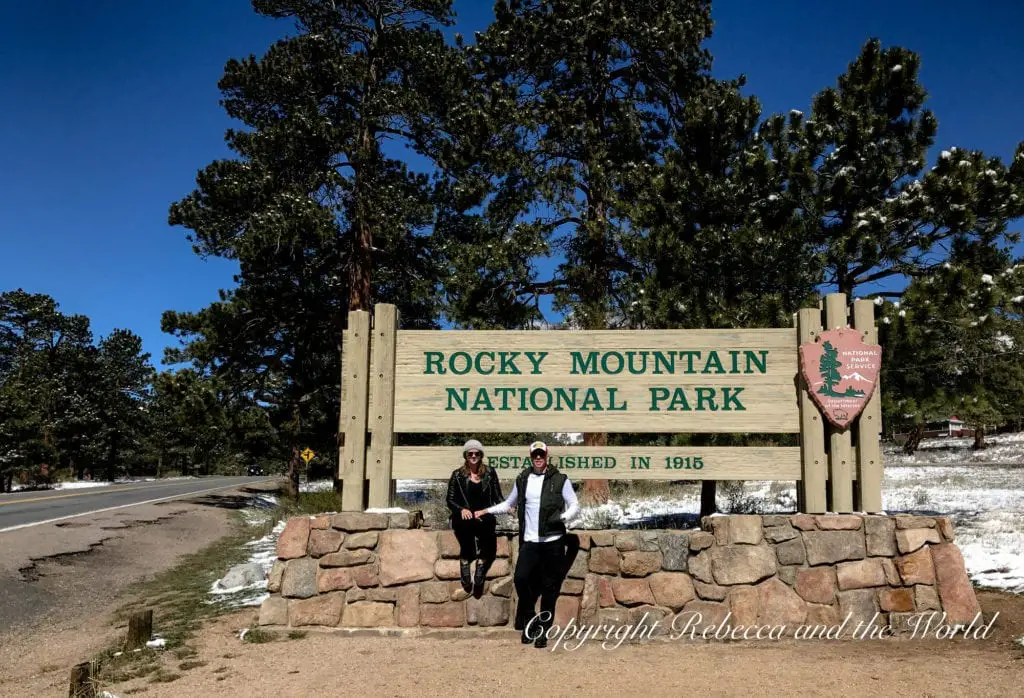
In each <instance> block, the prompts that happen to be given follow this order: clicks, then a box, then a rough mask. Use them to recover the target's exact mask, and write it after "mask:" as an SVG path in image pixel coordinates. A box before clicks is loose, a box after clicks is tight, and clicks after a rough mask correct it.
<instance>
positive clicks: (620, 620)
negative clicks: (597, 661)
mask: <svg viewBox="0 0 1024 698" xmlns="http://www.w3.org/2000/svg"><path fill="white" fill-rule="evenodd" d="M632 622H633V618H632V614H631V613H630V611H629V609H628V608H602V609H601V610H600V611H598V612H597V624H598V625H604V626H611V627H613V628H615V627H619V626H622V625H629V624H631V623H632ZM601 637H606V636H605V635H603V634H602V635H601ZM609 644H610V643H609Z"/></svg>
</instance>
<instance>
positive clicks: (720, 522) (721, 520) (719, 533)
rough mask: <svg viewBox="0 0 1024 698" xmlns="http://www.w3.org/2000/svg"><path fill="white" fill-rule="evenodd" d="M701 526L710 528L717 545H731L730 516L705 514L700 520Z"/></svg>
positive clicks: (705, 528) (706, 528)
mask: <svg viewBox="0 0 1024 698" xmlns="http://www.w3.org/2000/svg"><path fill="white" fill-rule="evenodd" d="M700 523H701V528H703V529H704V530H710V531H711V534H712V535H713V536H714V537H715V544H716V545H729V517H728V516H705V517H703V518H702V519H701V520H700Z"/></svg>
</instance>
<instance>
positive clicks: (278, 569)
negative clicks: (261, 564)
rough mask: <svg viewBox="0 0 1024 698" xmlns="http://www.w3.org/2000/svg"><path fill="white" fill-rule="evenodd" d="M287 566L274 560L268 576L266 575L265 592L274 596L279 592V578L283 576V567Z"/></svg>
mask: <svg viewBox="0 0 1024 698" xmlns="http://www.w3.org/2000/svg"><path fill="white" fill-rule="evenodd" d="M286 564H288V563H287V562H282V561H281V560H274V565H273V567H271V568H270V574H268V575H267V591H269V592H270V593H271V594H276V593H277V592H279V591H281V578H282V577H283V576H284V567H285V565H286Z"/></svg>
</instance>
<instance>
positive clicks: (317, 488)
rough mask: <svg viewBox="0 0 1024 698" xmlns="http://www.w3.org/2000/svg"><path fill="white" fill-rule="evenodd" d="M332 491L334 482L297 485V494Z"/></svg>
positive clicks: (326, 481) (313, 482) (318, 481)
mask: <svg viewBox="0 0 1024 698" xmlns="http://www.w3.org/2000/svg"><path fill="white" fill-rule="evenodd" d="M332 489H334V480H313V481H312V482H303V483H301V484H299V492H327V491H328V490H332Z"/></svg>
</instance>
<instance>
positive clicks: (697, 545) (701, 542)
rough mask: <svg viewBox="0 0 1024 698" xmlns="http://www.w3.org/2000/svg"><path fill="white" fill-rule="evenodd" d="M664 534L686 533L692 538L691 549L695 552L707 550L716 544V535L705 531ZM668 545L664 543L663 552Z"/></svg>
mask: <svg viewBox="0 0 1024 698" xmlns="http://www.w3.org/2000/svg"><path fill="white" fill-rule="evenodd" d="M662 535H685V536H688V537H689V539H690V550H692V551H693V552H695V553H696V552H700V551H701V550H707V549H708V548H710V547H711V546H712V545H714V544H715V537H714V536H713V535H711V534H710V533H706V532H705V531H695V532H693V533H689V534H685V533H684V534H678V533H676V534H662ZM665 548H666V546H664V545H662V547H661V552H662V554H664V553H665Z"/></svg>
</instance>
